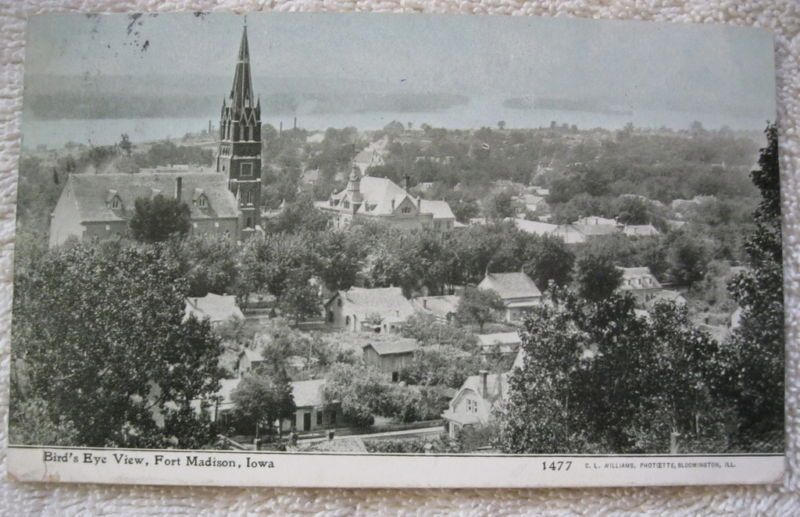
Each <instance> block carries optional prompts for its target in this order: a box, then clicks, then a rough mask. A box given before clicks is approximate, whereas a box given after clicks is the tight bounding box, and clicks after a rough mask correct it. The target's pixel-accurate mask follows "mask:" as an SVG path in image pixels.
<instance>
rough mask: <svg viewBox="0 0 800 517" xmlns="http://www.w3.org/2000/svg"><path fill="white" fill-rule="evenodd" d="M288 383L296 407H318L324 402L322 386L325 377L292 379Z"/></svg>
mask: <svg viewBox="0 0 800 517" xmlns="http://www.w3.org/2000/svg"><path fill="white" fill-rule="evenodd" d="M290 384H291V386H292V396H293V397H294V405H295V406H296V407H319V406H322V405H323V404H324V401H323V400H322V387H323V386H324V385H325V379H311V380H308V381H294V382H292V383H290Z"/></svg>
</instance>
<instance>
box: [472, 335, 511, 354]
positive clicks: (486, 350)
mask: <svg viewBox="0 0 800 517" xmlns="http://www.w3.org/2000/svg"><path fill="white" fill-rule="evenodd" d="M477 337H478V345H480V347H481V353H482V354H485V355H489V354H493V353H496V352H499V353H501V354H503V355H508V354H515V353H517V350H518V349H519V346H520V345H521V344H522V339H520V337H519V332H497V333H494V334H480V335H478V336H477Z"/></svg>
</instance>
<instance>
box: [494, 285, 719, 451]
mask: <svg viewBox="0 0 800 517" xmlns="http://www.w3.org/2000/svg"><path fill="white" fill-rule="evenodd" d="M551 294H553V296H550V297H548V298H547V299H546V300H545V301H544V303H543V304H542V305H541V306H539V307H537V308H535V309H534V311H533V312H532V314H531V316H530V317H529V318H528V319H527V320H526V322H525V331H524V333H523V342H522V347H523V350H524V352H525V356H524V357H525V359H524V361H523V365H522V367H521V368H519V369H515V370H514V371H513V372H512V374H511V376H510V379H509V394H508V399H507V401H506V403H505V405H504V406H502V407H501V408H500V410H499V417H500V430H501V432H500V437H499V445H500V447H501V448H502V449H503V450H505V451H506V452H513V453H527V454H531V453H541V454H553V453H573V454H575V453H592V452H594V453H597V452H605V453H616V454H621V453H640V454H641V453H666V452H672V453H675V452H678V451H681V452H686V451H689V450H691V451H693V452H715V451H717V452H719V451H721V450H725V445H724V443H725V440H726V426H725V419H726V414H725V408H724V404H720V401H719V400H718V399H715V398H714V397H713V396H712V387H713V385H714V383H715V382H716V379H717V378H718V376H719V364H720V363H719V358H718V353H719V350H718V347H717V343H716V342H715V341H714V340H713V339H711V338H710V336H708V334H706V333H705V332H702V331H700V330H698V329H696V328H695V327H694V326H693V325H692V323H691V322H690V320H689V318H688V313H687V311H686V309H685V308H678V307H676V306H675V305H674V304H672V303H659V304H657V305H656V307H655V308H654V309H653V311H652V312H651V315H650V318H647V319H646V318H641V317H638V316H637V315H636V312H635V310H634V307H635V303H634V299H633V297H632V296H630V295H624V296H622V295H617V294H613V295H611V296H609V297H607V298H605V299H602V300H600V301H598V302H588V301H585V300H581V299H580V298H577V297H575V296H574V295H573V294H572V293H569V292H566V291H562V292H559V293H551ZM555 294H557V296H556V295H555ZM654 379H657V381H654ZM677 439H680V440H681V445H682V448H679V449H677V450H676V447H675V446H676V444H677Z"/></svg>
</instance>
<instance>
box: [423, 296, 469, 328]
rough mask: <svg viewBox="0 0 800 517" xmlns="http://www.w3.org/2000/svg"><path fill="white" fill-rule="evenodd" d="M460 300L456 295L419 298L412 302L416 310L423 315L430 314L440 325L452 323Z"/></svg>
mask: <svg viewBox="0 0 800 517" xmlns="http://www.w3.org/2000/svg"><path fill="white" fill-rule="evenodd" d="M460 300H461V297H460V296H457V295H452V294H451V295H444V296H419V297H417V298H414V299H413V300H412V302H413V303H414V306H415V307H416V308H417V310H418V311H419V312H421V313H423V314H430V315H432V316H434V317H435V318H436V319H437V320H438V321H440V322H442V323H448V322H450V321H453V319H454V318H455V316H456V311H458V302H459V301H460Z"/></svg>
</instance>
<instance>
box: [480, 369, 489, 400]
mask: <svg viewBox="0 0 800 517" xmlns="http://www.w3.org/2000/svg"><path fill="white" fill-rule="evenodd" d="M478 374H479V375H480V376H481V396H482V397H483V398H488V395H489V393H488V389H487V388H488V379H487V377H489V371H488V370H481V371H479V372H478Z"/></svg>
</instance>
